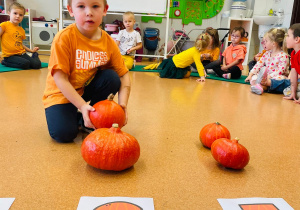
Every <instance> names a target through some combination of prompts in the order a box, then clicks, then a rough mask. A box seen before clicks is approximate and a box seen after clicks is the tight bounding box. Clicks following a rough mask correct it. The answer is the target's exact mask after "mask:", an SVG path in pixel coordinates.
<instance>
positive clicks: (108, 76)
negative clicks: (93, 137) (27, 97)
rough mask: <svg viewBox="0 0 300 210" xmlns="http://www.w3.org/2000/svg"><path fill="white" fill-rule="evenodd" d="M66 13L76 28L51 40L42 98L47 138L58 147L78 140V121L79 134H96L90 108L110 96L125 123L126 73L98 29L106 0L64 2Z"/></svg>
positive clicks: (113, 46)
mask: <svg viewBox="0 0 300 210" xmlns="http://www.w3.org/2000/svg"><path fill="white" fill-rule="evenodd" d="M67 8H68V11H69V13H70V15H71V16H73V17H74V18H75V23H74V24H72V25H70V26H68V27H67V28H65V29H63V30H61V31H60V32H59V33H58V34H57V35H56V36H55V38H54V40H53V43H52V47H51V56H50V60H49V67H48V69H49V72H48V76H47V80H46V88H45V91H44V96H43V103H44V107H45V113H46V118H47V124H48V129H49V133H50V136H51V137H52V138H53V139H54V140H56V141H58V142H62V143H66V142H72V141H73V139H74V138H75V137H76V136H77V134H78V132H79V128H78V126H79V121H81V126H82V127H83V128H91V130H92V129H94V128H95V127H94V125H93V124H92V123H91V121H90V118H89V113H90V112H93V111H94V108H93V107H92V105H94V104H95V103H97V102H98V101H101V100H105V99H106V98H107V97H108V95H109V94H111V93H113V94H116V93H117V92H118V96H119V98H118V103H119V104H120V105H121V107H122V108H123V109H124V111H125V114H126V122H127V111H126V107H127V103H128V98H129V93H130V78H129V73H128V69H127V68H126V66H125V64H124V61H123V59H122V57H121V54H120V51H119V49H118V46H117V45H116V43H115V41H114V40H113V39H112V38H111V37H110V36H109V35H108V34H107V33H106V32H105V31H103V30H101V29H100V28H99V25H100V24H101V23H102V17H103V16H105V15H106V13H107V9H108V5H107V2H106V0H85V1H80V0H72V1H70V0H69V1H68V6H67ZM88 102H89V103H88ZM78 110H79V111H80V112H78ZM82 120H83V122H82ZM83 123H84V124H83ZM125 124H126V123H125Z"/></svg>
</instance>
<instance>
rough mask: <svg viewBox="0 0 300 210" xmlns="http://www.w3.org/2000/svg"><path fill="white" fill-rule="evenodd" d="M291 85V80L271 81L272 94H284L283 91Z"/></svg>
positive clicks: (270, 89)
mask: <svg viewBox="0 0 300 210" xmlns="http://www.w3.org/2000/svg"><path fill="white" fill-rule="evenodd" d="M290 85H291V81H290V80H289V79H282V80H275V79H271V86H270V88H269V91H270V92H275V93H283V90H284V89H285V88H287V87H289V86H290Z"/></svg>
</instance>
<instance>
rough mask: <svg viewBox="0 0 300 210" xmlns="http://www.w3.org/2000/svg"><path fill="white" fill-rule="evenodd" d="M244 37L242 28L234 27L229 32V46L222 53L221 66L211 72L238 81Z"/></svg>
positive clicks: (240, 73) (215, 67) (241, 67)
mask: <svg viewBox="0 0 300 210" xmlns="http://www.w3.org/2000/svg"><path fill="white" fill-rule="evenodd" d="M244 36H245V29H244V28H243V27H235V28H234V29H232V31H231V45H230V46H228V47H227V48H226V49H225V51H224V52H223V54H222V55H223V56H224V57H223V65H222V66H221V65H218V66H214V67H213V68H212V69H213V71H214V72H215V73H216V74H217V75H218V76H219V77H223V78H225V79H239V78H240V77H241V75H242V70H243V65H242V64H243V61H244V59H245V56H246V53H247V48H246V46H245V45H243V44H241V41H242V38H243V37H244Z"/></svg>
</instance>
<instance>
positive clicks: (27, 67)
mask: <svg viewBox="0 0 300 210" xmlns="http://www.w3.org/2000/svg"><path fill="white" fill-rule="evenodd" d="M20 68H21V69H29V68H30V62H29V61H28V62H27V61H25V62H24V63H22V64H20Z"/></svg>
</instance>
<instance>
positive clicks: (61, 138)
mask: <svg viewBox="0 0 300 210" xmlns="http://www.w3.org/2000/svg"><path fill="white" fill-rule="evenodd" d="M45 113H46V119H47V125H48V130H49V134H50V136H51V137H52V138H53V139H54V140H55V141H57V142H60V143H69V142H72V141H73V140H74V139H75V138H76V136H77V134H78V132H79V130H78V126H79V125H78V121H79V119H78V118H77V108H76V107H75V106H74V105H73V104H71V103H69V104H57V105H54V106H50V107H48V108H47V109H46V110H45Z"/></svg>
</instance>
